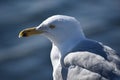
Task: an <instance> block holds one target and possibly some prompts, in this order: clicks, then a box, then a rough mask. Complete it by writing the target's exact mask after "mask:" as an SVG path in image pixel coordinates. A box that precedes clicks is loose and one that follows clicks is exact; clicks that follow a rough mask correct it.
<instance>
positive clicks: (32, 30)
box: [19, 27, 44, 38]
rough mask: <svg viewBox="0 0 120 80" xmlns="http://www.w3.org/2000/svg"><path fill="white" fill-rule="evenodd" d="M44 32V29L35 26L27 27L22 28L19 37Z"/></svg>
mask: <svg viewBox="0 0 120 80" xmlns="http://www.w3.org/2000/svg"><path fill="white" fill-rule="evenodd" d="M43 32H44V31H42V30H36V28H35V27H33V28H27V29H24V30H22V31H21V32H20V33H19V38H21V37H29V36H31V35H36V34H42V33H43Z"/></svg>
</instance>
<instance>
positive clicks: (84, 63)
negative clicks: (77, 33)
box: [63, 40, 120, 80]
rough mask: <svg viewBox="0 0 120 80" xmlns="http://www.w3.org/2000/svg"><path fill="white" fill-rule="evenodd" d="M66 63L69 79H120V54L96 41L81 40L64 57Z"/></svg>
mask: <svg viewBox="0 0 120 80" xmlns="http://www.w3.org/2000/svg"><path fill="white" fill-rule="evenodd" d="M64 64H65V66H66V69H67V73H66V74H67V77H66V79H67V80H120V56H119V55H118V54H117V53H115V51H114V50H113V49H111V48H110V47H108V46H105V45H103V44H101V43H99V42H96V41H92V40H84V41H82V42H80V43H79V44H78V45H76V46H75V47H74V48H73V49H72V51H71V52H70V53H68V54H67V55H66V56H65V57H64ZM73 75H74V76H73ZM63 76H64V75H63Z"/></svg>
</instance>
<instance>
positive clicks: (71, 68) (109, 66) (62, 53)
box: [36, 15, 120, 80]
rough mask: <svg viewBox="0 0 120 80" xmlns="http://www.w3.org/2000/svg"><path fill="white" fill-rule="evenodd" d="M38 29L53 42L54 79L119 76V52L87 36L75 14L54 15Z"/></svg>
mask: <svg viewBox="0 0 120 80" xmlns="http://www.w3.org/2000/svg"><path fill="white" fill-rule="evenodd" d="M51 25H52V27H51ZM36 30H37V31H42V34H43V36H46V37H47V38H48V39H49V40H50V41H51V42H52V51H51V62H52V66H53V79H54V80H120V56H119V54H117V53H116V52H115V51H114V50H113V49H111V48H110V47H108V46H105V45H103V44H102V43H100V42H97V41H94V40H90V39H87V38H86V37H85V36H84V33H83V31H82V29H81V26H80V23H79V21H77V20H76V19H75V18H73V17H70V16H64V15H55V16H52V17H50V18H48V19H46V20H45V21H44V22H43V23H41V24H40V25H39V26H38V27H37V28H36Z"/></svg>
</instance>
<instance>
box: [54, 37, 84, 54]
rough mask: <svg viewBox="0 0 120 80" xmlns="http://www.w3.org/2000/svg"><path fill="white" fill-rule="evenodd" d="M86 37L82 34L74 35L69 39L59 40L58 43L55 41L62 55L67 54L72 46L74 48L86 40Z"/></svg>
mask: <svg viewBox="0 0 120 80" xmlns="http://www.w3.org/2000/svg"><path fill="white" fill-rule="evenodd" d="M84 39H85V37H80V36H73V37H70V38H68V39H67V40H64V41H63V42H59V43H58V44H56V43H54V42H53V44H55V45H56V47H57V48H58V49H59V51H60V53H61V56H64V55H66V53H68V52H70V51H71V50H72V48H74V47H75V46H76V45H77V44H78V43H79V42H81V41H82V40H84Z"/></svg>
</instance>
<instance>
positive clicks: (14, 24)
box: [0, 0, 120, 80]
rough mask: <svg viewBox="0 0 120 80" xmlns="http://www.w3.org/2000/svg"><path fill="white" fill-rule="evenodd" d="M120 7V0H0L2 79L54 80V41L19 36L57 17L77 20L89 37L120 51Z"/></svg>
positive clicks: (0, 77) (40, 37) (0, 62)
mask: <svg viewBox="0 0 120 80" xmlns="http://www.w3.org/2000/svg"><path fill="white" fill-rule="evenodd" d="M119 7H120V1H119V0H99V1H98V0H84V1H83V0H69V1H68V0H12V1H9V0H0V15H1V16H0V80H41V79H42V80H52V66H51V62H50V58H49V55H50V54H49V53H50V50H51V43H50V41H48V40H47V39H46V38H44V37H42V36H33V37H29V38H22V39H19V38H18V33H19V31H21V30H22V29H24V28H27V27H31V26H37V25H39V24H40V23H41V22H42V21H43V20H45V19H46V18H47V17H49V16H52V15H55V14H64V15H69V16H74V17H76V18H77V19H78V20H79V21H80V22H81V25H82V28H83V30H84V32H85V34H86V36H87V37H88V38H91V39H95V40H98V41H101V42H103V43H104V44H106V45H109V46H111V47H112V48H114V49H115V50H117V51H118V52H119V50H120V8H119Z"/></svg>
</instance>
